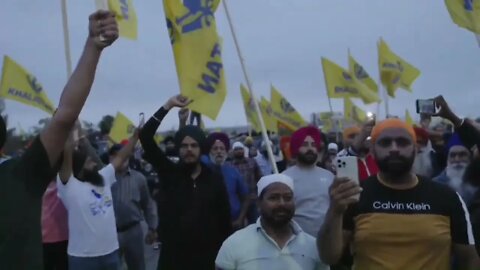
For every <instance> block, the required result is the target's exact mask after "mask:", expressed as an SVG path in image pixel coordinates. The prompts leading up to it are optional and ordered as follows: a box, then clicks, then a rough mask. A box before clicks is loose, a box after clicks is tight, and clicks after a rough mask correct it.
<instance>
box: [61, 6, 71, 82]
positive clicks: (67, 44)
mask: <svg viewBox="0 0 480 270" xmlns="http://www.w3.org/2000/svg"><path fill="white" fill-rule="evenodd" d="M60 1H61V3H62V21H63V42H64V45H65V61H66V62H67V80H68V79H70V76H71V75H72V56H71V53H70V35H69V32H68V17H67V0H60Z"/></svg>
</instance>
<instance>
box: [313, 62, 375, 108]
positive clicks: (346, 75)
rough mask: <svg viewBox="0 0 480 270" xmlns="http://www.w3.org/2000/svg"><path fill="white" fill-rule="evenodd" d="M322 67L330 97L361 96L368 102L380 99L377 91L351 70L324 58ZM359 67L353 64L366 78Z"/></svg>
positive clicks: (361, 76) (362, 76)
mask: <svg viewBox="0 0 480 270" xmlns="http://www.w3.org/2000/svg"><path fill="white" fill-rule="evenodd" d="M322 67H323V74H324V76H325V84H326V87H327V92H328V96H329V97H330V98H347V97H348V98H361V99H362V100H363V102H364V103H366V104H370V103H375V102H379V101H380V98H379V97H378V94H377V93H376V92H374V91H373V90H371V89H369V88H368V87H367V86H366V85H365V84H364V83H363V82H362V81H361V80H360V79H355V78H354V76H352V75H351V73H350V72H348V71H347V70H345V69H344V68H342V67H341V66H339V65H337V64H336V63H334V62H332V61H330V60H328V59H326V58H322ZM359 67H361V66H359ZM359 67H358V66H353V67H352V68H355V69H356V71H357V75H359V77H360V78H365V77H364V76H365V73H362V74H360V70H359ZM362 70H363V68H362ZM367 76H368V74H367Z"/></svg>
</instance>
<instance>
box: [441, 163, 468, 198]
mask: <svg viewBox="0 0 480 270" xmlns="http://www.w3.org/2000/svg"><path fill="white" fill-rule="evenodd" d="M467 165H468V164H467V163H465V162H460V163H455V164H448V165H447V168H446V169H445V173H446V175H447V177H448V178H449V180H450V182H449V183H448V184H449V186H450V187H452V188H453V189H454V190H457V191H458V189H459V188H460V186H461V185H462V184H463V175H464V174H465V170H466V169H467Z"/></svg>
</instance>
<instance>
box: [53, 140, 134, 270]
mask: <svg viewBox="0 0 480 270" xmlns="http://www.w3.org/2000/svg"><path fill="white" fill-rule="evenodd" d="M137 141H138V134H137V133H136V134H135V135H134V136H133V137H132V138H131V139H130V142H129V143H128V145H127V146H125V147H123V148H122V150H120V152H119V153H118V154H117V156H116V157H115V158H114V159H112V160H111V163H110V164H109V165H108V166H106V167H104V168H103V169H101V170H99V166H100V164H97V163H96V162H95V161H93V159H92V158H91V157H89V156H87V154H86V151H85V150H84V149H77V150H75V151H73V146H72V145H68V143H67V145H66V146H65V153H64V162H63V165H62V169H61V170H60V173H59V177H58V179H57V187H58V195H59V197H60V199H61V200H62V202H63V203H64V205H65V207H66V208H67V211H68V225H69V226H68V227H69V228H68V229H69V242H68V264H69V269H70V270H77V269H78V270H84V269H89V270H96V269H98V270H110V269H111V270H117V269H119V267H120V257H119V254H118V238H117V230H116V225H115V214H114V210H113V203H112V191H111V186H112V185H113V183H115V182H116V179H115V172H116V171H117V170H119V169H120V168H121V166H122V164H124V162H126V161H127V159H128V157H129V156H130V154H131V153H132V152H133V149H134V147H135V144H136V143H137Z"/></svg>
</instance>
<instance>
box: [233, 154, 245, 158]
mask: <svg viewBox="0 0 480 270" xmlns="http://www.w3.org/2000/svg"><path fill="white" fill-rule="evenodd" d="M233 157H234V158H235V159H236V160H241V159H243V158H244V157H245V153H236V154H234V155H233Z"/></svg>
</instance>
